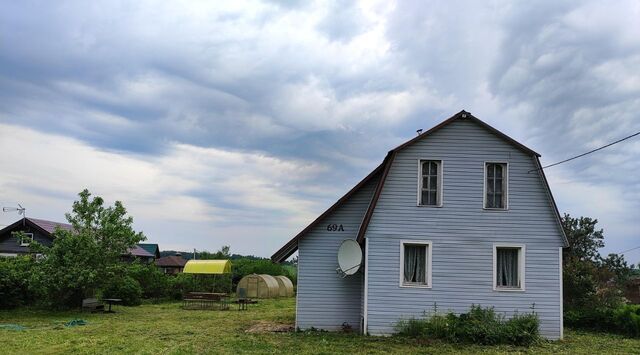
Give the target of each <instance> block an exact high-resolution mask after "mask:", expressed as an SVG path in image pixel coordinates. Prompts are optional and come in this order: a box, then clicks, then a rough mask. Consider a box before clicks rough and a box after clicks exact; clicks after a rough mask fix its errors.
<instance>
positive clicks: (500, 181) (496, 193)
mask: <svg viewBox="0 0 640 355" xmlns="http://www.w3.org/2000/svg"><path fill="white" fill-rule="evenodd" d="M485 171H486V179H485V180H486V181H485V202H484V207H485V208H505V206H506V194H505V192H506V188H505V183H506V176H505V174H504V173H505V171H506V164H501V163H487V165H486V167H485Z"/></svg>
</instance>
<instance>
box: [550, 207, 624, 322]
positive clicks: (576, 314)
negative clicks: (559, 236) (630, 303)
mask: <svg viewBox="0 0 640 355" xmlns="http://www.w3.org/2000/svg"><path fill="white" fill-rule="evenodd" d="M597 223H598V220H597V219H591V218H588V217H580V218H572V217H571V216H570V215H568V214H565V215H564V217H563V218H562V226H563V228H564V231H565V234H566V235H567V239H568V241H569V247H568V248H565V250H564V251H563V275H564V279H563V284H564V285H563V290H564V309H565V312H566V313H565V315H566V317H565V320H566V322H567V324H568V325H572V326H579V327H591V328H600V329H606V328H607V327H610V326H611V324H612V323H611V322H612V317H613V314H614V311H615V309H617V308H618V307H620V306H621V305H622V304H623V303H624V297H623V288H624V286H625V283H626V282H627V280H628V279H629V277H630V276H631V275H632V274H633V272H634V268H633V267H629V265H628V264H627V262H626V261H625V260H624V257H623V256H622V255H618V254H609V255H608V256H607V257H606V258H603V257H602V256H601V255H600V253H599V251H598V249H599V248H602V247H604V232H603V230H602V229H599V230H598V229H596V224H597Z"/></svg>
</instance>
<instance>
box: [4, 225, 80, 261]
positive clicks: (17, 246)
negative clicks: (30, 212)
mask: <svg viewBox="0 0 640 355" xmlns="http://www.w3.org/2000/svg"><path fill="white" fill-rule="evenodd" d="M56 226H59V227H60V228H62V229H66V230H71V229H72V227H71V225H70V224H67V223H59V222H52V221H47V220H44V219H37V218H31V217H25V218H22V219H19V220H18V221H16V222H14V223H12V224H11V225H9V226H7V227H4V228H3V229H2V230H0V256H17V255H23V254H29V253H30V248H29V245H30V244H31V242H32V241H34V240H35V241H37V242H38V243H40V244H42V245H45V246H50V245H51V243H52V242H53V236H52V233H53V232H54V231H55V229H56ZM17 232H24V233H25V237H26V238H24V239H18V237H17V236H16V234H15V233H17Z"/></svg>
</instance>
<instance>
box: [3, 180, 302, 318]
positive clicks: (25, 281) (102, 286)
mask: <svg viewBox="0 0 640 355" xmlns="http://www.w3.org/2000/svg"><path fill="white" fill-rule="evenodd" d="M66 217H67V220H68V221H69V223H70V224H71V225H72V226H73V230H65V229H60V228H58V229H56V230H55V231H54V233H53V236H54V240H53V244H52V245H51V246H49V247H46V246H43V245H39V244H38V243H36V242H33V243H32V245H31V250H32V251H33V254H32V255H30V256H20V257H16V258H4V257H0V309H7V308H15V307H18V306H22V305H42V306H46V307H48V308H50V307H54V308H74V307H79V306H80V304H81V303H82V299H84V298H87V297H102V298H120V299H122V300H123V304H125V305H139V304H140V303H141V302H142V300H143V299H150V300H153V301H159V300H162V299H181V298H182V296H183V295H184V294H185V293H186V292H191V291H214V292H229V291H231V292H233V290H234V288H235V285H236V284H237V282H238V281H239V280H240V279H241V278H242V277H243V276H245V275H247V274H250V273H258V274H270V275H285V276H288V277H289V278H291V279H292V280H293V281H294V282H295V279H296V277H295V276H296V275H295V268H294V269H293V272H292V269H291V268H288V267H285V266H283V265H279V264H274V263H272V262H271V261H270V260H269V259H261V258H255V257H248V258H238V255H235V257H236V259H235V260H234V261H233V267H232V270H233V274H232V275H219V276H216V277H208V276H207V275H190V274H179V275H166V274H164V273H163V272H162V271H161V270H160V269H159V268H158V267H156V266H155V265H154V264H146V263H141V262H138V261H134V262H131V260H130V259H127V258H123V255H126V253H127V252H128V250H129V248H131V247H133V246H134V245H136V244H137V243H139V242H141V241H143V240H145V239H146V238H145V236H144V235H143V234H142V233H139V232H136V231H134V230H133V228H132V224H133V218H132V217H131V216H129V215H127V211H126V209H125V208H124V206H123V205H122V203H120V202H118V201H117V202H115V204H114V205H113V206H108V207H107V206H105V205H104V200H103V199H102V198H101V197H92V196H91V193H90V192H89V191H88V190H84V191H82V192H81V193H80V194H79V200H78V201H76V202H74V203H73V208H72V212H71V213H68V214H67V215H66ZM19 238H20V236H18V239H19ZM36 255H39V256H38V257H36ZM198 257H199V259H231V258H232V256H231V254H230V248H229V246H223V247H222V248H221V249H220V250H218V251H216V252H214V253H210V252H205V251H201V252H200V253H199V254H198Z"/></svg>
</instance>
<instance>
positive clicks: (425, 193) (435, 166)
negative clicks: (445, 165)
mask: <svg viewBox="0 0 640 355" xmlns="http://www.w3.org/2000/svg"><path fill="white" fill-rule="evenodd" d="M441 166H442V161H439V160H423V161H421V162H420V182H419V183H420V205H422V206H440V204H441V201H440V189H441V188H442V187H441V186H440V185H441V181H442V179H441V176H442V173H441Z"/></svg>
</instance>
